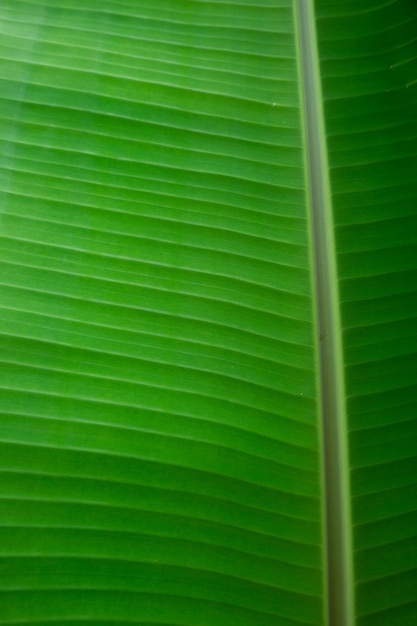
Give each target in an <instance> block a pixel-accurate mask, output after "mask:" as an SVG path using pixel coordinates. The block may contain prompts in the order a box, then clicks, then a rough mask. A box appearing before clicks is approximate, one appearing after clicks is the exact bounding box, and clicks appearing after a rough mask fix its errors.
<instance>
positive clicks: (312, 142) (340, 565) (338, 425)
mask: <svg viewBox="0 0 417 626" xmlns="http://www.w3.org/2000/svg"><path fill="white" fill-rule="evenodd" d="M313 3H314V0H294V13H295V30H296V38H297V45H298V52H299V71H300V91H301V101H302V102H301V106H302V114H303V125H304V128H303V135H304V142H305V148H306V150H305V152H306V155H305V166H306V184H307V189H308V195H309V213H310V216H309V220H310V230H311V236H310V240H311V246H312V256H311V258H312V263H313V288H314V294H313V297H314V300H315V308H316V311H315V316H316V325H317V332H316V343H317V353H318V371H319V381H318V386H319V394H320V411H321V415H320V422H321V424H320V426H321V437H322V450H323V459H322V468H323V492H324V499H325V503H324V513H323V514H324V518H325V519H324V524H325V528H324V535H323V536H324V546H325V548H324V554H325V563H324V566H325V568H326V572H325V583H324V584H325V594H326V595H325V602H326V615H325V621H326V622H327V624H328V625H329V626H354V624H355V616H354V580H353V542H352V518H351V506H350V478H349V451H348V440H347V435H348V429H347V417H346V395H345V383H344V363H343V350H342V336H341V320H340V307H339V302H340V299H339V293H338V283H337V269H336V249H335V238H334V225H333V211H332V201H331V192H330V179H329V168H328V160H327V145H326V138H325V124H324V112H323V98H322V93H321V81H320V71H319V60H318V47H317V38H316V22H315V16H314V6H313Z"/></svg>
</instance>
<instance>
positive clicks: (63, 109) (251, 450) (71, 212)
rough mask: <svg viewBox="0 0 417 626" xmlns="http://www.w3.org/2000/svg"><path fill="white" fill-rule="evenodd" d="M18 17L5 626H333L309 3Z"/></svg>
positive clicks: (1, 17)
mask: <svg viewBox="0 0 417 626" xmlns="http://www.w3.org/2000/svg"><path fill="white" fill-rule="evenodd" d="M157 7H158V8H157V10H156V9H155V3H151V2H149V1H144V2H136V1H133V0H123V1H121V2H115V1H111V0H100V1H99V0H90V1H89V2H88V3H85V2H81V1H80V0H58V1H52V0H44V1H40V2H39V1H37V0H36V1H34V0H33V1H30V0H28V1H23V0H22V1H21V0H4V2H2V4H1V8H0V31H1V45H0V82H1V88H0V94H1V95H0V116H1V119H2V124H1V128H0V143H1V152H0V154H1V156H0V165H1V172H0V189H1V222H0V235H1V261H2V262H1V266H0V283H1V291H2V298H1V309H0V319H1V327H0V332H1V338H0V346H1V348H0V359H1V362H0V369H1V376H0V385H1V406H2V411H3V415H2V418H1V435H0V436H1V442H2V443H1V455H0V459H1V461H0V462H1V465H2V468H3V473H2V475H1V487H0V488H1V497H2V501H1V511H2V512H1V524H2V525H3V530H2V533H1V536H2V540H1V551H2V555H1V562H2V570H1V572H2V574H1V585H2V599H1V605H2V610H1V612H0V615H1V616H0V623H2V624H25V623H28V622H30V624H31V625H32V626H35V625H36V624H39V625H41V624H42V625H44V624H46V623H48V624H49V625H50V626H58V625H60V626H61V625H63V624H66V625H68V624H74V625H75V624H76V625H77V626H82V625H84V624H90V623H92V621H93V622H94V624H96V625H101V626H105V625H108V626H110V624H118V625H123V624H132V623H142V624H150V623H152V624H153V625H154V626H158V625H159V626H164V625H166V624H170V625H177V626H186V625H187V626H212V625H213V624H216V626H221V625H224V626H231V625H233V624H239V625H242V626H276V625H277V624H279V625H280V626H297V625H298V626H300V625H301V624H321V623H322V615H323V608H322V595H323V594H322V563H321V560H322V556H321V545H320V543H321V520H320V515H321V490H320V473H319V467H320V464H319V458H318V436H317V428H316V410H317V409H316V381H315V358H314V328H313V318H312V313H311V311H312V306H311V286H310V283H311V280H310V268H309V259H310V257H309V250H308V233H307V222H306V215H305V189H304V172H303V155H302V140H301V131H300V110H299V91H298V83H297V81H298V76H297V61H296V52H295V39H294V19H293V13H292V3H291V2H290V0H263V1H262V2H261V3H255V2H254V1H253V0H241V1H240V2H232V1H230V2H223V1H222V2H201V1H199V0H176V1H175V2H174V1H173V0H158V3H157Z"/></svg>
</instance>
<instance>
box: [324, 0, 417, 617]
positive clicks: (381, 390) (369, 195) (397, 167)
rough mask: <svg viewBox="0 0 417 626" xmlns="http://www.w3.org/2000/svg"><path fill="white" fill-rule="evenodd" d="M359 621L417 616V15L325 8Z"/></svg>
mask: <svg viewBox="0 0 417 626" xmlns="http://www.w3.org/2000/svg"><path fill="white" fill-rule="evenodd" d="M316 5H317V8H318V11H317V13H318V15H319V19H318V35H319V41H320V55H321V67H322V74H323V85H324V98H325V112H326V116H327V133H328V146H329V160H330V167H331V172H330V175H331V184H332V190H333V203H334V207H335V222H336V228H337V247H338V266H339V277H340V290H341V299H342V304H341V306H342V322H343V326H344V336H343V341H344V349H345V360H346V365H347V369H346V382H347V395H348V419H349V427H350V452H351V465H352V467H351V479H352V492H353V518H354V519H353V522H354V548H355V552H354V562H355V577H356V581H357V589H356V597H357V607H356V612H357V616H358V617H357V623H358V626H393V625H397V624H398V625H400V624H413V623H415V622H416V620H417V596H416V588H417V550H416V546H417V538H416V530H417V511H416V502H417V497H416V496H417V483H416V477H417V463H416V461H417V455H416V451H417V446H416V444H417V422H416V415H417V405H416V352H417V333H416V328H417V326H416V311H417V293H416V284H417V283H416V279H417V254H416V252H417V246H416V233H417V217H416V206H417V185H416V181H417V158H416V157H417V148H416V146H417V144H416V140H415V139H416V135H417V125H416V120H417V116H416V113H417V39H416V34H417V6H416V4H415V2H412V1H409V0H396V1H391V2H387V1H383V0H372V1H371V2H366V3H363V2H360V0H350V1H343V2H339V3H335V2H330V1H328V0H317V2H316Z"/></svg>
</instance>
